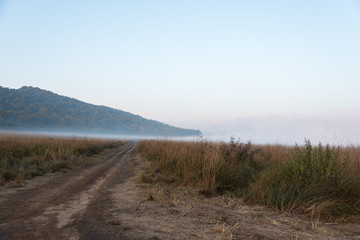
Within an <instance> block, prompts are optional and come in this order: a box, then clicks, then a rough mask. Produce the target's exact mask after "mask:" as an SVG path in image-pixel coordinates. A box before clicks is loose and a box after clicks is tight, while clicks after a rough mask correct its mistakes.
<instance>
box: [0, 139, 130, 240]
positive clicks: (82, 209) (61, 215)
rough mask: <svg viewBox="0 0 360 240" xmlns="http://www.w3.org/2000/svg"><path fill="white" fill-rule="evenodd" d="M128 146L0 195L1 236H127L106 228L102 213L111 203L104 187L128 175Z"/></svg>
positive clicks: (24, 237) (73, 237)
mask: <svg viewBox="0 0 360 240" xmlns="http://www.w3.org/2000/svg"><path fill="white" fill-rule="evenodd" d="M133 149H134V143H128V144H127V145H126V146H124V148H123V149H122V150H120V151H119V152H118V153H116V154H115V155H113V156H110V157H108V158H107V159H106V160H105V161H101V162H99V163H97V164H95V165H93V166H91V167H87V168H84V169H78V170H74V171H72V172H70V173H66V174H59V175H58V176H55V177H54V176H52V177H50V178H44V177H42V180H41V182H40V183H37V184H33V186H30V187H24V188H20V189H16V190H13V192H12V193H11V194H8V195H5V196H4V194H2V195H1V196H0V239H4V240H5V239H126V238H125V237H124V236H122V233H121V232H114V230H110V229H108V227H109V226H110V225H109V224H107V222H106V221H104V217H105V215H106V214H107V209H108V208H109V206H111V198H110V196H109V194H110V193H109V191H108V189H110V188H111V187H112V186H114V185H117V184H120V183H122V182H124V181H125V180H126V179H128V178H129V177H131V176H132V175H133V172H132V171H131V168H128V167H127V166H126V164H129V163H128V162H127V161H124V159H126V158H127V157H128V155H129V154H130V152H131V151H132V150H133ZM44 179H45V180H44ZM30 185H31V184H30ZM10 191H11V190H10Z"/></svg>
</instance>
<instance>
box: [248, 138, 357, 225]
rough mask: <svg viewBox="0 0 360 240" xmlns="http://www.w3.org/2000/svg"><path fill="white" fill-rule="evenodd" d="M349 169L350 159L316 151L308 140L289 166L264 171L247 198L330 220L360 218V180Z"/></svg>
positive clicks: (325, 150) (335, 149)
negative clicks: (358, 216)
mask: <svg viewBox="0 0 360 240" xmlns="http://www.w3.org/2000/svg"><path fill="white" fill-rule="evenodd" d="M348 166H349V164H348V160H347V158H345V159H344V160H340V158H339V147H332V148H331V147H330V146H329V145H327V146H326V147H325V148H323V146H322V145H321V144H319V145H318V146H317V147H313V146H312V145H311V143H310V141H309V140H306V141H305V146H304V147H299V146H297V145H296V147H295V153H294V154H293V156H292V158H291V159H290V160H289V161H288V162H285V163H283V164H281V165H280V167H277V168H275V169H271V170H272V171H271V172H270V171H265V172H264V173H263V174H262V176H261V178H260V179H259V181H258V182H256V184H254V186H253V189H252V190H253V191H252V195H250V196H248V198H249V199H252V200H262V201H263V202H264V203H265V204H267V205H270V206H275V207H277V208H278V209H279V210H281V211H289V212H301V213H308V214H311V215H312V216H314V214H315V215H317V216H321V217H323V218H327V219H332V218H333V217H336V218H341V217H349V216H353V215H359V214H360V201H359V198H360V178H359V176H358V175H357V174H356V173H354V172H353V171H352V170H351V169H350V168H349V167H348Z"/></svg>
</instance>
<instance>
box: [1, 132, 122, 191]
mask: <svg viewBox="0 0 360 240" xmlns="http://www.w3.org/2000/svg"><path fill="white" fill-rule="evenodd" d="M122 144H124V143H123V142H121V141H116V140H101V139H87V138H56V137H27V136H11V135H0V184H1V185H21V184H23V183H24V180H25V179H31V178H33V177H35V176H40V175H43V174H45V173H48V172H57V171H66V170H67V169H71V168H74V167H78V166H85V165H88V164H91V163H93V162H95V161H97V159H96V158H94V157H93V156H95V155H96V154H99V153H101V152H102V151H104V150H105V149H114V148H116V147H118V146H120V145H122Z"/></svg>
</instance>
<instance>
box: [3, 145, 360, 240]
mask: <svg viewBox="0 0 360 240" xmlns="http://www.w3.org/2000/svg"><path fill="white" fill-rule="evenodd" d="M133 149H134V144H133V143H129V144H128V145H126V146H124V147H123V149H122V150H119V151H118V152H117V153H116V154H113V155H112V156H109V157H108V158H106V160H104V161H102V162H99V163H97V164H95V165H93V166H91V167H87V168H84V169H79V170H74V171H72V172H69V173H65V174H61V173H60V174H57V175H55V176H54V175H52V176H49V177H48V176H43V177H39V178H35V179H33V180H31V181H29V182H28V183H27V184H26V185H25V186H23V187H21V188H15V189H14V188H13V189H11V188H10V189H9V188H0V240H8V239H15V240H18V239H74V240H75V239H126V240H139V239H145V240H168V239H171V240H183V239H209V240H210V239H211V240H214V239H215V240H230V239H231V240H236V239H263V240H267V239H272V240H275V239H276V240H277V239H288V240H290V239H291V240H293V239H294V240H295V239H296V240H298V239H332V240H337V239H360V224H359V223H342V222H339V223H331V224H329V223H325V222H322V221H319V219H307V218H303V217H301V216H296V215H290V214H286V213H279V212H278V211H274V210H271V209H269V208H266V207H264V206H249V205H247V204H246V203H244V202H243V201H242V199H237V198H231V197H226V196H215V197H211V198H210V197H207V196H204V195H202V194H199V191H198V189H196V187H185V186H182V185H181V184H177V183H168V184H166V183H161V182H154V183H146V182H144V181H142V180H141V179H143V177H144V175H143V174H144V172H146V171H147V169H148V168H149V167H151V166H150V165H149V162H148V161H147V160H146V159H144V158H142V157H141V156H140V154H136V153H135V151H133Z"/></svg>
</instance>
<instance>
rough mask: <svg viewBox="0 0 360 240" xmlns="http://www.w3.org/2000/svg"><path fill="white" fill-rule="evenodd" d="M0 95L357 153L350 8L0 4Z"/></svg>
mask: <svg viewBox="0 0 360 240" xmlns="http://www.w3.org/2000/svg"><path fill="white" fill-rule="evenodd" d="M0 86H3V87H9V88H20V87H22V86H34V87H39V88H42V89H46V90H50V91H52V92H55V93H58V94H60V95H64V96H69V97H73V98H76V99H79V100H82V101H85V102H88V103H92V104H96V105H105V106H109V107H113V108H116V109H121V110H124V111H128V112H131V113H134V114H138V115H141V116H143V117H145V118H149V119H155V120H158V121H161V122H165V123H168V124H171V125H176V126H180V127H186V128H194V129H200V130H202V132H203V133H204V134H207V135H209V136H210V135H211V136H217V137H219V138H222V137H224V136H226V137H227V136H230V135H235V136H237V137H240V138H242V139H252V140H253V141H254V142H258V143H289V144H291V143H294V142H296V141H297V142H301V141H303V140H304V138H309V139H313V140H314V141H325V142H326V141H327V142H341V143H344V142H346V143H348V142H351V143H356V144H358V143H360V140H359V139H360V125H358V124H357V123H358V122H360V94H359V90H360V0H341V1H338V0H336V1H335V0H318V1H311V0H309V1H306V0H303V1H285V0H284V1H279V0H278V1H277V0H274V1H267V0H248V1H240V0H237V1H230V0H223V1H212V0H184V1H165V0H163V1H159V0H152V1H146V0H143V1H139V0H131V1H130V0H123V1H115V0H113V1H112V0H109V1H92V0H87V1H82V0H80V1H69V0H63V1H47V0H32V1H26V0H12V1H11V0H8V1H6V0H0Z"/></svg>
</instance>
